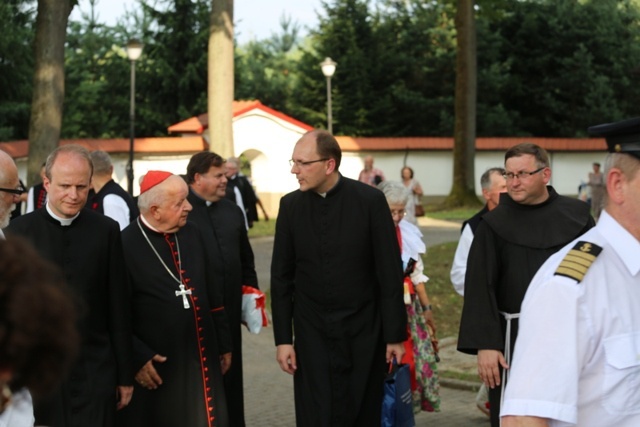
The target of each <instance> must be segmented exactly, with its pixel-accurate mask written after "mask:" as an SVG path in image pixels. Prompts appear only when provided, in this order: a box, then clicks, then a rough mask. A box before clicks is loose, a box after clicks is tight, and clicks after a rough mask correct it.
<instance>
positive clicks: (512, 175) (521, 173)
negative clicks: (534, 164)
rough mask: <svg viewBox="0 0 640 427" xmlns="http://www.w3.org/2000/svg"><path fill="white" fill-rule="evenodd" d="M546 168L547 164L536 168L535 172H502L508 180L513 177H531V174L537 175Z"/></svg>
mask: <svg viewBox="0 0 640 427" xmlns="http://www.w3.org/2000/svg"><path fill="white" fill-rule="evenodd" d="M544 168H546V166H543V167H541V168H539V169H536V170H534V171H533V172H517V173H513V172H505V173H503V174H502V176H503V177H504V179H508V180H511V179H513V178H518V179H522V178H525V177H529V176H532V175H535V174H537V173H538V172H540V171H541V170H543V169H544Z"/></svg>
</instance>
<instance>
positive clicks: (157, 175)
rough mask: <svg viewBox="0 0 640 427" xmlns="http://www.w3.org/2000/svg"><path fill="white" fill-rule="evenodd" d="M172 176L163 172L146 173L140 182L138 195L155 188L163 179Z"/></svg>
mask: <svg viewBox="0 0 640 427" xmlns="http://www.w3.org/2000/svg"><path fill="white" fill-rule="evenodd" d="M172 175H173V174H172V173H171V172H165V171H149V172H147V174H146V175H145V176H144V178H143V179H142V182H141V183H140V194H142V193H144V192H145V191H147V190H149V189H151V188H153V187H155V186H156V185H158V184H160V183H161V182H162V181H164V180H165V179H167V178H169V177H170V176H172Z"/></svg>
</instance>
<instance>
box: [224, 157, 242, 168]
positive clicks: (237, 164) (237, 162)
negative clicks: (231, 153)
mask: <svg viewBox="0 0 640 427" xmlns="http://www.w3.org/2000/svg"><path fill="white" fill-rule="evenodd" d="M226 163H231V164H232V165H233V166H234V167H236V168H240V160H239V159H238V158H237V157H229V158H228V159H227V161H226Z"/></svg>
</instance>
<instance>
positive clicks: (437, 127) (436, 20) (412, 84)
mask: <svg viewBox="0 0 640 427" xmlns="http://www.w3.org/2000/svg"><path fill="white" fill-rule="evenodd" d="M454 14H455V8H454V7H453V6H452V5H450V4H449V3H446V2H425V1H423V0H407V1H397V0H388V1H384V2H382V4H381V6H380V8H379V9H378V10H377V12H376V19H375V20H374V22H375V25H374V31H375V35H376V39H377V42H376V45H377V46H378V48H377V57H376V62H375V68H374V70H373V71H374V80H373V81H374V84H373V86H374V89H375V91H376V101H375V103H374V104H373V105H372V106H371V108H372V113H371V114H372V117H373V129H372V134H374V135H388V136H418V135H425V136H426V135H450V134H451V129H452V128H453V94H454V86H455V79H454V76H455V74H454V72H453V70H454V66H455V27H454V24H453V17H454Z"/></svg>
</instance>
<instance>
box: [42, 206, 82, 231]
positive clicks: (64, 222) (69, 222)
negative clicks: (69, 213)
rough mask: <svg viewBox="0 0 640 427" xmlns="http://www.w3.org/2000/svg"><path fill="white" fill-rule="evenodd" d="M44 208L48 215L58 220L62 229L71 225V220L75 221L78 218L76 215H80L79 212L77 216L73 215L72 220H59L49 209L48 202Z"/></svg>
mask: <svg viewBox="0 0 640 427" xmlns="http://www.w3.org/2000/svg"><path fill="white" fill-rule="evenodd" d="M46 208H47V212H49V215H51V217H52V218H54V219H56V220H58V221H59V222H60V225H62V226H63V227H67V226H69V225H71V223H72V222H73V220H75V219H76V218H78V215H80V212H78V213H77V214H75V215H74V216H73V218H61V217H59V216H58V215H56V214H54V213H53V211H52V210H51V208H50V207H49V202H47V204H46Z"/></svg>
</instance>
